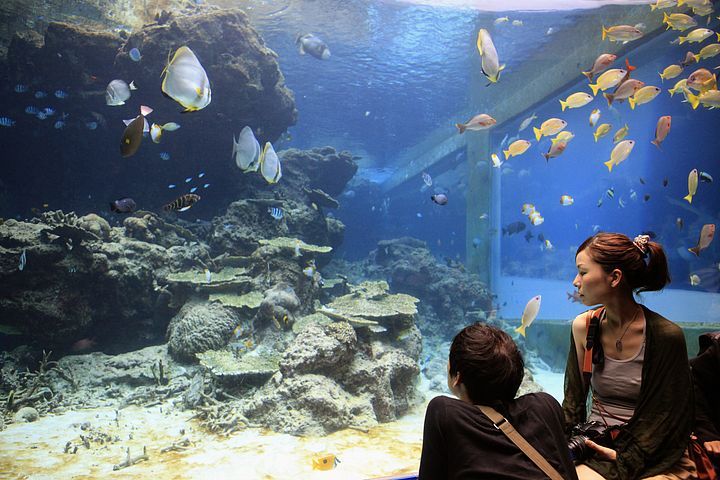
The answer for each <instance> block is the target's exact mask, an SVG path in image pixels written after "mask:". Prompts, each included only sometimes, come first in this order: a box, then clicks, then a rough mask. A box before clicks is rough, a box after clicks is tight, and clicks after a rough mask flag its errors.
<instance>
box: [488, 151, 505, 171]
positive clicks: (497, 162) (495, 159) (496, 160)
mask: <svg viewBox="0 0 720 480" xmlns="http://www.w3.org/2000/svg"><path fill="white" fill-rule="evenodd" d="M490 160H492V164H493V167H495V168H500V165H502V164H503V162H502V160H500V157H498V156H497V153H493V154H492V155H490Z"/></svg>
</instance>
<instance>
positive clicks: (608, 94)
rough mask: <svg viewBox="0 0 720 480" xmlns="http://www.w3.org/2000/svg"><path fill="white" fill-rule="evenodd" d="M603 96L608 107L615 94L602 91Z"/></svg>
mask: <svg viewBox="0 0 720 480" xmlns="http://www.w3.org/2000/svg"><path fill="white" fill-rule="evenodd" d="M603 96H604V97H605V100H607V102H608V107H610V106H612V103H613V98H615V95H613V94H612V93H603Z"/></svg>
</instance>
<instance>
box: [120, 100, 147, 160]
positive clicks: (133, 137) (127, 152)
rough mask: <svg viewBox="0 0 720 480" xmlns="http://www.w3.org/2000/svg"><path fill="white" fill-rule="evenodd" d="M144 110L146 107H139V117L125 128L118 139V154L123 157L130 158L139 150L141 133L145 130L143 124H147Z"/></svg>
mask: <svg viewBox="0 0 720 480" xmlns="http://www.w3.org/2000/svg"><path fill="white" fill-rule="evenodd" d="M144 108H147V107H140V115H138V116H137V117H135V119H134V120H132V121H131V122H130V123H129V124H128V126H127V127H125V131H124V132H123V135H122V138H121V139H120V154H121V155H122V156H123V157H130V156H132V155H134V154H135V153H136V152H137V151H138V149H139V148H140V143H142V138H143V131H144V130H145V124H146V123H147V121H146V120H145V115H144V113H147V110H144ZM150 111H152V110H150Z"/></svg>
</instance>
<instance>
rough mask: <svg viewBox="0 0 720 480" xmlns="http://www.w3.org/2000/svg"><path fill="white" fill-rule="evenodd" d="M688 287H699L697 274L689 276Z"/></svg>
mask: <svg viewBox="0 0 720 480" xmlns="http://www.w3.org/2000/svg"><path fill="white" fill-rule="evenodd" d="M690 285H692V286H693V287H697V286H698V285H700V277H699V276H698V275H697V273H693V274H692V275H690Z"/></svg>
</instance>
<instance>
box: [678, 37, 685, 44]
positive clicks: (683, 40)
mask: <svg viewBox="0 0 720 480" xmlns="http://www.w3.org/2000/svg"><path fill="white" fill-rule="evenodd" d="M678 40H679V41H680V45H682V44H683V43H685V42H686V41H687V37H678Z"/></svg>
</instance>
